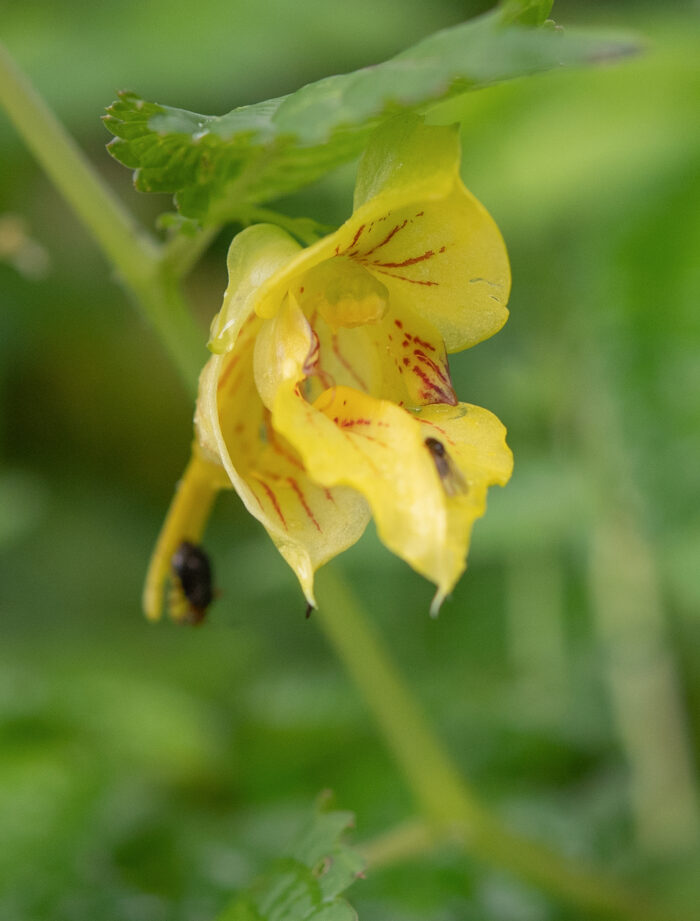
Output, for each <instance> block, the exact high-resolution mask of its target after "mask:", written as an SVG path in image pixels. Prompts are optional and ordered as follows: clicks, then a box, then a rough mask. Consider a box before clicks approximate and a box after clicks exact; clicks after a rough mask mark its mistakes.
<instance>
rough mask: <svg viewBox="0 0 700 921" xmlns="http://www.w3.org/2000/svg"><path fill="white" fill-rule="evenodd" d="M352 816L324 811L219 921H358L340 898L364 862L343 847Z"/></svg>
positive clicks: (319, 813)
mask: <svg viewBox="0 0 700 921" xmlns="http://www.w3.org/2000/svg"><path fill="white" fill-rule="evenodd" d="M352 824H353V816H352V814H351V813H348V812H322V811H319V812H317V813H316V815H315V816H314V818H313V820H312V821H311V822H310V824H309V826H308V827H307V828H306V829H305V831H304V832H303V834H302V835H301V836H300V837H299V839H298V840H297V842H296V843H295V844H294V846H293V847H292V848H291V849H290V854H289V856H288V857H286V858H284V859H282V860H279V861H277V862H276V863H275V864H274V865H273V866H272V867H271V868H270V870H269V871H268V872H267V873H266V874H265V875H264V876H263V877H261V878H260V879H259V880H258V881H257V882H256V883H254V884H253V886H251V887H250V889H249V890H248V891H247V892H245V893H242V894H241V895H239V896H238V897H237V898H236V899H235V901H234V902H233V903H232V904H231V905H229V906H228V907H227V908H226V909H225V910H224V912H223V913H222V914H221V915H219V918H218V921H357V914H356V912H355V910H354V909H353V908H352V907H351V906H350V905H349V904H348V903H347V902H346V901H345V900H344V899H341V898H339V896H340V894H341V892H344V891H345V890H346V889H347V888H348V886H350V885H351V884H352V883H353V882H354V881H355V880H356V879H357V877H358V875H360V873H361V872H362V869H363V862H362V860H361V858H360V857H359V856H358V855H357V854H356V853H355V852H354V851H352V850H351V849H350V848H348V847H347V846H346V845H344V844H343V843H342V841H341V838H342V835H343V834H344V832H345V831H346V830H347V829H348V828H349V827H350V826H351V825H352Z"/></svg>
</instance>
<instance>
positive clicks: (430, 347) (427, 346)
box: [413, 336, 435, 352]
mask: <svg viewBox="0 0 700 921" xmlns="http://www.w3.org/2000/svg"><path fill="white" fill-rule="evenodd" d="M413 341H414V342H415V343H416V345H422V346H423V348H424V349H427V350H428V351H429V352H434V351H435V346H434V345H431V344H430V343H429V342H424V341H423V340H422V339H419V338H418V336H414V337H413Z"/></svg>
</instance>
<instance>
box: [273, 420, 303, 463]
mask: <svg viewBox="0 0 700 921" xmlns="http://www.w3.org/2000/svg"><path fill="white" fill-rule="evenodd" d="M263 421H264V425H265V434H266V435H267V443H268V444H269V445H270V447H271V448H272V450H273V451H274V452H275V454H278V455H279V456H280V457H283V458H284V459H285V460H286V461H289V463H290V464H291V465H292V466H293V467H296V468H297V469H298V470H303V469H304V465H303V464H302V462H301V461H300V460H297V458H296V457H294V455H293V454H291V453H290V452H289V451H287V450H286V449H285V448H284V447H283V446H282V445H281V444H280V443H279V441H278V440H277V432H275V430H274V428H273V426H272V420H271V419H270V410H269V409H266V410H265V414H264V416H263Z"/></svg>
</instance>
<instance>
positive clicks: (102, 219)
mask: <svg viewBox="0 0 700 921" xmlns="http://www.w3.org/2000/svg"><path fill="white" fill-rule="evenodd" d="M0 107H2V108H4V109H5V111H6V112H7V114H8V116H9V118H10V121H11V122H12V123H13V125H14V126H15V128H16V130H17V132H18V134H19V135H20V137H21V138H22V140H23V141H24V142H25V144H26V145H27V147H28V148H29V150H30V151H31V152H32V154H33V155H34V156H35V157H36V159H37V160H38V161H39V163H40V165H41V166H42V167H43V169H44V170H45V171H46V173H47V175H48V176H49V178H50V179H51V180H52V182H53V183H54V185H55V186H56V188H57V189H58V190H59V192H60V193H61V194H62V195H63V197H64V198H65V199H66V201H67V202H68V204H69V205H70V206H71V208H72V209H73V211H74V212H75V213H76V215H77V216H78V217H79V218H80V220H81V221H82V223H83V224H84V225H85V227H86V228H87V229H88V231H89V232H90V234H91V235H92V236H93V237H94V238H95V240H96V241H97V243H98V244H99V246H100V248H101V249H102V251H103V253H104V255H105V256H106V257H107V259H108V261H109V262H110V263H111V264H112V266H114V268H115V269H116V272H117V275H118V276H119V278H120V280H121V281H122V283H123V284H124V285H125V286H126V287H127V289H128V290H129V291H130V293H131V295H132V297H133V298H134V299H135V301H136V303H137V304H138V305H139V307H140V308H141V310H142V312H143V313H144V314H145V315H146V317H147V318H148V320H149V321H150V323H151V324H152V325H153V327H154V328H155V330H156V332H157V334H158V336H159V338H160V339H161V341H162V342H163V344H164V345H165V347H166V349H167V350H168V352H169V354H170V357H171V358H172V360H173V362H174V363H175V366H176V367H177V369H178V371H179V372H180V376H181V377H182V379H183V381H184V383H185V385H186V386H187V388H188V389H189V390H190V391H191V392H194V391H195V389H196V385H197V377H198V375H199V370H200V368H201V366H202V365H203V363H204V360H205V352H204V342H205V334H204V332H203V331H202V330H201V329H200V327H199V326H198V324H197V323H196V322H195V321H194V319H193V317H192V314H191V313H190V311H189V310H188V308H187V305H186V304H185V301H184V299H183V297H182V293H181V291H180V289H179V287H178V286H177V285H176V284H175V283H174V280H173V278H172V277H171V275H170V274H169V273H168V272H167V270H164V269H163V268H162V265H161V247H160V246H159V244H158V243H157V241H156V240H154V239H153V237H152V236H151V235H150V234H148V233H146V231H145V230H144V229H143V228H142V227H141V226H140V225H139V224H138V223H137V222H136V220H135V219H134V217H133V216H132V215H131V214H130V213H129V211H127V209H126V208H124V206H123V205H122V203H121V202H120V201H119V199H118V198H117V197H116V196H115V195H114V193H113V192H112V190H111V189H110V188H109V187H108V186H107V185H106V184H105V183H104V182H103V180H102V179H101V178H100V176H99V175H98V174H97V172H96V171H95V169H94V168H93V166H92V164H91V163H90V162H89V160H88V159H87V158H86V157H85V155H84V154H83V152H82V151H81V150H80V148H79V147H78V146H77V144H76V143H75V141H74V140H73V138H72V137H71V136H70V135H69V134H68V132H67V131H66V129H65V128H64V127H63V125H62V124H61V123H60V122H59V121H58V119H57V118H56V116H55V115H54V114H53V112H52V111H51V110H50V109H49V107H48V106H47V105H46V103H45V102H44V100H43V99H42V98H41V96H39V94H38V93H37V92H36V90H35V89H34V87H33V86H32V85H31V83H30V82H29V80H28V79H27V77H26V76H25V75H24V74H23V73H22V72H21V71H20V70H19V68H18V67H17V66H16V65H15V63H14V61H13V60H12V58H11V57H10V55H9V54H8V52H7V50H6V49H5V48H4V47H3V45H2V44H0ZM197 344H199V345H200V349H197V348H196V345H197Z"/></svg>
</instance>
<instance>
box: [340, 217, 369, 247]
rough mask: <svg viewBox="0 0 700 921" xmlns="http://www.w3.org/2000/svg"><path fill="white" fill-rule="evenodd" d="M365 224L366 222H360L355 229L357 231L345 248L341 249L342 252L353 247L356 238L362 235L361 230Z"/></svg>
mask: <svg viewBox="0 0 700 921" xmlns="http://www.w3.org/2000/svg"><path fill="white" fill-rule="evenodd" d="M366 226H367V225H366V224H360V226H359V227H358V229H357V232H356V234H355V236H354V237H353V238H352V241H351V242H350V243H349V244H348V245H347V246H346V247H345V249H344V250H343V252H344V253H346V252H347V251H348V250H349V249H352V248H353V246H354V245H355V244H356V243H357V241H358V240H359V239H360V237H361V236H362V231H363V230H364V229H365V227H366Z"/></svg>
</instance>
